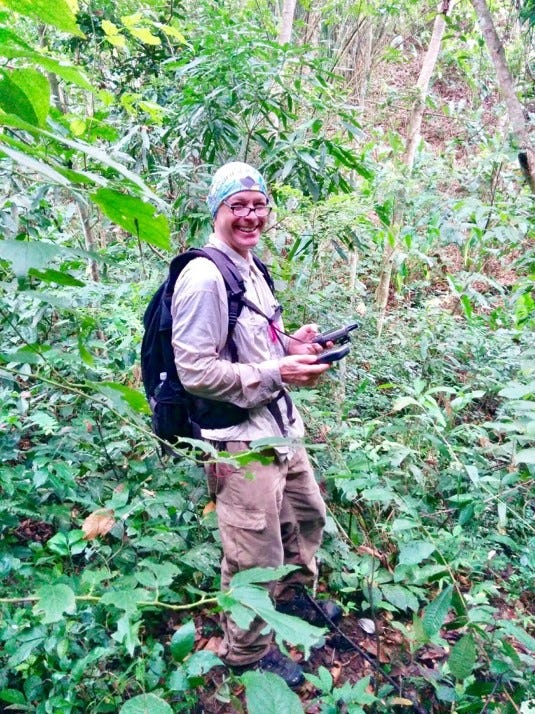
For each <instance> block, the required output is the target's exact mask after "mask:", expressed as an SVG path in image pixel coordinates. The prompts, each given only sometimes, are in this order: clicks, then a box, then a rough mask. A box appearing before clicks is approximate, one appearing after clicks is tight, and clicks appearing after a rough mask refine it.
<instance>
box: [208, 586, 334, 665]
mask: <svg viewBox="0 0 535 714" xmlns="http://www.w3.org/2000/svg"><path fill="white" fill-rule="evenodd" d="M218 603H219V605H220V606H221V607H222V608H223V609H224V610H226V611H227V612H228V613H229V614H230V616H231V617H232V619H233V620H234V622H235V623H236V624H237V625H238V627H241V628H242V629H244V630H246V629H248V627H249V626H250V624H251V622H252V621H253V619H254V617H255V616H258V617H260V618H261V619H262V620H264V622H266V624H267V626H268V628H270V629H272V630H273V631H274V633H275V641H276V642H277V644H279V645H280V646H284V643H285V642H290V643H291V644H293V645H298V646H301V647H303V649H304V652H305V657H307V658H308V656H309V654H310V649H311V648H312V647H314V646H315V645H318V644H319V643H320V642H321V641H322V640H323V636H324V634H325V629H323V628H319V627H314V626H313V625H309V624H308V623H307V622H305V621H304V620H301V619H300V618H298V617H292V616H290V615H285V614H283V613H282V612H278V611H277V610H275V608H274V607H273V603H272V602H271V598H270V597H269V593H268V591H267V590H266V589H265V588H261V587H255V586H253V585H239V586H237V587H233V588H232V590H231V591H229V592H227V593H219V595H218Z"/></svg>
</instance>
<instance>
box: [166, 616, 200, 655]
mask: <svg viewBox="0 0 535 714" xmlns="http://www.w3.org/2000/svg"><path fill="white" fill-rule="evenodd" d="M194 644H195V623H194V622H193V620H190V622H186V624H184V625H182V626H181V627H179V628H178V630H177V631H176V632H175V634H174V635H173V636H172V638H171V645H170V647H171V656H172V657H173V659H174V660H175V662H182V661H183V660H184V658H185V657H186V656H187V655H189V653H190V652H191V650H192V649H193V645H194Z"/></svg>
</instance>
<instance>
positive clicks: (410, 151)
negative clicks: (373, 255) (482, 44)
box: [375, 0, 455, 336]
mask: <svg viewBox="0 0 535 714" xmlns="http://www.w3.org/2000/svg"><path fill="white" fill-rule="evenodd" d="M454 4H455V0H441V2H440V4H439V6H438V12H437V16H436V17H435V22H434V24H433V32H432V34H431V40H430V41H429V46H428V48H427V52H426V53H425V57H424V60H423V63H422V68H421V70H420V75H419V77H418V81H417V83H416V90H417V96H416V99H415V102H414V105H413V107H412V111H411V116H410V119H409V127H408V129H407V140H406V144H405V153H404V155H403V161H404V162H405V164H406V165H407V167H408V170H409V172H410V171H412V167H413V165H414V156H415V154H416V147H417V146H418V142H419V141H420V130H421V128H422V120H423V116H424V112H425V100H426V97H427V92H428V89H429V82H430V81H431V76H432V74H433V71H434V69H435V65H436V63H437V59H438V53H439V51H440V43H441V42H442V36H443V35H444V30H445V28H446V17H447V16H448V15H449V14H450V13H451V10H452V8H453V6H454ZM402 222H403V206H402V205H401V208H400V209H399V210H398V211H396V215H395V217H394V218H393V220H392V225H391V232H392V233H393V235H394V236H395V238H394V242H393V245H392V244H391V243H388V244H386V245H385V249H384V253H383V259H382V264H381V274H380V276H379V284H378V285H377V289H376V291H375V304H376V307H377V311H378V318H377V333H378V335H379V336H380V335H381V332H382V329H383V324H384V320H385V314H386V308H387V305H388V295H389V293H390V282H391V280H392V269H393V266H394V263H395V261H396V259H397V256H398V253H399V247H398V234H399V229H400V226H401V224H402Z"/></svg>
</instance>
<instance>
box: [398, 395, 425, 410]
mask: <svg viewBox="0 0 535 714" xmlns="http://www.w3.org/2000/svg"><path fill="white" fill-rule="evenodd" d="M409 406H420V404H419V403H418V402H417V401H416V399H414V397H399V399H396V401H395V402H394V404H393V405H392V411H393V412H400V411H402V409H405V408H406V407H409Z"/></svg>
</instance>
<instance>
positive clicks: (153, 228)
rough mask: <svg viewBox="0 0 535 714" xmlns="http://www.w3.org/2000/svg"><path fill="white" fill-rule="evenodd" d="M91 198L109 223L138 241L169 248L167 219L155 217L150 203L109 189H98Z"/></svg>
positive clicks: (162, 216)
mask: <svg viewBox="0 0 535 714" xmlns="http://www.w3.org/2000/svg"><path fill="white" fill-rule="evenodd" d="M91 198H92V200H93V201H94V202H95V203H96V204H97V205H98V206H100V208H101V210H102V212H103V213H104V214H105V215H106V216H107V217H108V218H109V219H110V220H111V221H113V222H114V223H117V224H118V225H119V226H121V227H122V228H124V229H125V230H126V231H128V232H129V233H132V235H134V236H137V237H138V238H139V239H140V240H142V241H146V242H147V243H151V244H152V245H155V246H157V247H158V248H165V249H168V248H170V247H171V243H170V237H169V224H168V221H167V218H166V217H165V216H164V215H162V214H160V215H156V209H155V208H154V206H152V205H151V204H150V203H146V202H145V201H142V200H141V199H140V198H137V197H136V196H129V195H126V194H124V193H120V192H119V191H114V190H113V189H109V188H100V189H98V191H96V192H95V193H93V194H92V195H91Z"/></svg>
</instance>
